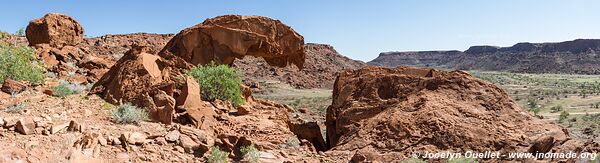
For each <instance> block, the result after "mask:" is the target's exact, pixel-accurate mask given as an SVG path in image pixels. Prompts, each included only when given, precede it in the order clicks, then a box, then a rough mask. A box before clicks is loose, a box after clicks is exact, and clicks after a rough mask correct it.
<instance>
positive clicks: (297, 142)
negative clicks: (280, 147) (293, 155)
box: [285, 136, 300, 147]
mask: <svg viewBox="0 0 600 163" xmlns="http://www.w3.org/2000/svg"><path fill="white" fill-rule="evenodd" d="M285 145H286V146H287V147H299V146H300V140H298V138H296V137H295V136H294V137H290V138H288V139H287V140H286V142H285Z"/></svg>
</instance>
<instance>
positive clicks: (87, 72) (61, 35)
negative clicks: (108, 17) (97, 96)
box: [26, 13, 114, 83]
mask: <svg viewBox="0 0 600 163" xmlns="http://www.w3.org/2000/svg"><path fill="white" fill-rule="evenodd" d="M83 32H84V30H83V27H82V26H81V25H80V24H79V23H78V22H77V21H76V20H75V19H73V18H71V17H69V16H67V15H63V14H58V13H49V14H47V15H45V16H44V17H42V18H39V19H35V20H32V21H31V22H29V25H28V26H27V29H26V37H27V41H28V42H29V45H30V46H32V47H33V48H35V49H36V53H37V55H38V57H39V58H41V60H42V61H43V62H44V65H45V66H46V67H47V69H48V71H49V72H52V73H54V74H55V75H57V76H61V77H67V78H68V80H69V81H71V82H75V83H88V82H93V81H95V80H97V79H98V78H100V77H101V76H102V74H104V73H105V72H106V71H107V70H108V68H110V67H111V66H112V64H113V62H114V61H112V59H111V58H109V57H106V56H97V55H95V54H92V53H91V52H90V50H89V47H88V46H86V45H84V44H82V42H83V40H84V38H83V36H84V34H83Z"/></svg>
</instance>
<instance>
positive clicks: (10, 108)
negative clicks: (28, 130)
mask: <svg viewBox="0 0 600 163" xmlns="http://www.w3.org/2000/svg"><path fill="white" fill-rule="evenodd" d="M25 108H27V103H20V104H16V105H11V106H8V107H6V108H4V110H2V111H4V112H7V113H18V112H20V111H21V110H23V109H25Z"/></svg>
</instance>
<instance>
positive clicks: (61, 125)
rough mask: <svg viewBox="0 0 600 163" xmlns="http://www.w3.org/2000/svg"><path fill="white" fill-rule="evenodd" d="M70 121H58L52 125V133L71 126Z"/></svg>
mask: <svg viewBox="0 0 600 163" xmlns="http://www.w3.org/2000/svg"><path fill="white" fill-rule="evenodd" d="M69 124H70V123H69V122H64V123H58V124H55V125H52V127H51V128H50V134H56V133H58V132H60V131H62V130H64V129H66V128H67V127H69Z"/></svg>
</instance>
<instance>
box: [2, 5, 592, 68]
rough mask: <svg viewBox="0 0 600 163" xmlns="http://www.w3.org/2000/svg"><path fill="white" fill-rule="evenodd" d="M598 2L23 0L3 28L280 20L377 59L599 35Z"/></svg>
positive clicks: (116, 30) (8, 10) (119, 29)
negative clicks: (60, 19)
mask: <svg viewBox="0 0 600 163" xmlns="http://www.w3.org/2000/svg"><path fill="white" fill-rule="evenodd" d="M599 8H600V1H597V0H502V1H500V0H496V1H492V0H463V1H458V0H439V1H425V0H420V1H418V0H412V1H400V0H380V1H364V0H328V1H317V0H303V1H282V0H252V1H250V0H226V1H219V2H218V3H217V1H191V0H190V1H155V0H119V1H116V0H105V1H72V0H70V1H67V0H51V1H39V0H18V1H7V2H4V3H3V7H2V10H0V30H2V31H8V32H14V31H17V30H18V29H19V28H22V27H25V26H27V24H28V22H29V20H31V19H34V18H38V17H41V16H43V15H44V14H45V13H48V12H60V13H65V14H67V15H70V16H72V17H74V18H75V19H76V20H78V21H79V22H80V23H81V24H82V25H83V27H84V29H85V34H86V35H87V36H100V35H104V34H120V33H134V32H148V33H177V32H179V31H180V30H182V29H184V28H186V27H189V26H192V25H195V24H197V23H200V22H202V21H203V20H204V19H206V18H211V17H215V16H218V15H223V14H241V15H261V16H267V17H271V18H275V19H279V20H281V21H283V22H284V23H286V24H288V25H290V26H291V27H292V28H294V29H295V30H296V31H297V32H299V33H300V34H302V35H303V36H304V38H305V41H306V42H314V43H326V44H331V45H333V46H334V47H335V48H336V49H337V50H338V51H339V52H340V53H342V54H344V55H346V56H349V57H350V58H353V59H359V60H363V61H370V60H372V59H373V58H375V57H377V55H378V54H379V53H380V52H384V51H414V50H453V49H456V50H466V49H467V48H468V47H469V46H471V45H499V46H511V45H513V44H515V43H517V42H557V41H567V40H573V39H576V38H600V9H599Z"/></svg>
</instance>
